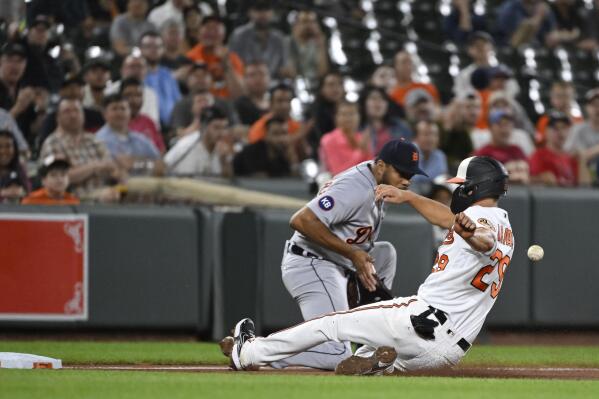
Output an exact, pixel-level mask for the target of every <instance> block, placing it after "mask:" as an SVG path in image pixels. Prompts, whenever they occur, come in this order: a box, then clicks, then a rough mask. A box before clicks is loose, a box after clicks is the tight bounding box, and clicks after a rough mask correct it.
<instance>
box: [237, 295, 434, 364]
mask: <svg viewBox="0 0 599 399" xmlns="http://www.w3.org/2000/svg"><path fill="white" fill-rule="evenodd" d="M427 306H428V305H426V304H423V305H421V306H419V303H418V299H417V298H416V297H407V298H395V299H393V300H390V301H384V302H379V303H376V304H370V305H365V306H361V307H359V308H355V309H352V310H348V311H344V312H338V313H332V314H329V315H324V316H320V317H318V318H315V319H312V320H309V321H307V322H305V323H302V324H299V325H297V326H295V327H292V328H288V329H286V330H282V331H279V332H276V333H273V334H271V335H269V336H268V337H259V338H256V339H254V340H252V341H249V342H246V344H245V345H244V346H243V348H242V350H241V356H240V359H241V363H242V365H244V366H249V365H265V364H269V363H272V362H275V361H277V360H280V359H284V358H286V357H288V356H291V355H293V354H296V353H299V352H302V351H305V350H306V349H309V348H311V347H313V346H315V345H317V344H320V343H323V342H326V341H336V342H343V341H351V342H356V343H360V344H363V345H366V346H368V347H370V348H378V347H380V346H392V347H394V348H395V349H396V350H397V351H398V352H400V351H402V352H403V358H406V359H411V358H414V357H416V356H418V355H419V354H421V353H422V352H424V351H425V349H426V341H424V340H423V339H420V338H419V337H417V336H416V335H415V334H414V332H413V329H412V326H411V323H410V322H409V320H410V318H409V316H410V315H411V314H417V313H420V312H422V311H423V310H424V309H428V307H427ZM412 308H413V309H412ZM416 338H417V339H416ZM418 340H420V341H422V342H423V343H425V344H424V345H423V344H422V343H420V342H418Z"/></svg>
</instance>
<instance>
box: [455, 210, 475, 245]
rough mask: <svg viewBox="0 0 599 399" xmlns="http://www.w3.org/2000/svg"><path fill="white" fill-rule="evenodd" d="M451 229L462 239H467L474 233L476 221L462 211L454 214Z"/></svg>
mask: <svg viewBox="0 0 599 399" xmlns="http://www.w3.org/2000/svg"><path fill="white" fill-rule="evenodd" d="M453 231H455V232H456V233H458V234H459V235H460V237H462V238H463V239H468V238H470V237H472V236H473V235H474V232H475V231H476V223H474V222H473V221H472V219H470V218H469V217H468V216H466V214H465V213H464V212H460V213H458V214H457V215H456V216H455V222H454V223H453Z"/></svg>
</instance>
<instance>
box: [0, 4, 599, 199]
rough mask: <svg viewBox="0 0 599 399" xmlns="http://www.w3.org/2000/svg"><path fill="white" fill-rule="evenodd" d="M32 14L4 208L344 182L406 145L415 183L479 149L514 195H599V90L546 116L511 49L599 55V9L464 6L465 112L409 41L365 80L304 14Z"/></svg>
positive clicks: (18, 66)
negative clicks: (532, 189)
mask: <svg viewBox="0 0 599 399" xmlns="http://www.w3.org/2000/svg"><path fill="white" fill-rule="evenodd" d="M25 3H26V4H27V9H24V10H23V16H22V19H20V20H14V21H11V20H7V21H5V23H4V24H3V25H2V26H3V29H4V30H3V34H2V36H1V38H0V40H1V41H2V43H1V44H2V47H1V55H0V201H2V202H21V201H22V202H23V203H76V202H77V201H79V199H81V200H85V201H88V200H91V201H115V200H118V198H119V194H120V191H119V188H118V187H120V186H119V184H120V183H124V182H126V180H127V179H128V178H129V177H131V176H156V177H161V176H177V177H192V178H202V177H221V178H233V177H236V176H258V177H266V178H270V177H293V176H297V177H299V176H300V175H301V168H302V161H304V160H306V159H310V158H311V159H314V160H316V161H317V162H318V164H319V165H320V172H322V173H329V174H330V175H331V176H334V175H335V174H337V173H339V172H341V171H343V170H345V169H346V168H348V167H351V166H352V165H355V164H357V163H359V162H362V161H365V160H368V159H372V158H374V157H375V156H376V155H377V153H378V151H380V149H381V148H382V146H383V145H384V144H385V143H386V142H388V141H389V140H392V139H403V140H409V141H413V142H414V143H415V144H416V145H417V146H418V148H419V149H420V151H421V154H420V162H421V168H422V169H424V170H425V171H426V172H427V174H428V177H418V178H417V179H414V185H415V186H418V185H422V187H430V185H431V183H432V182H434V181H436V179H438V178H439V176H444V175H447V174H449V173H452V172H454V171H455V169H456V167H457V165H458V164H459V162H460V160H462V159H463V158H465V157H467V156H470V155H473V154H474V155H487V156H491V157H494V158H496V159H498V160H500V161H501V162H503V163H504V164H505V165H506V168H507V169H508V171H509V172H510V179H511V181H512V183H515V184H524V185H528V184H538V185H546V186H562V187H576V186H585V185H589V186H590V185H593V184H596V183H597V169H598V165H599V162H598V160H599V88H592V87H589V88H588V91H587V92H586V95H585V96H584V99H580V100H581V101H580V103H579V102H577V99H576V96H575V88H574V85H573V83H572V82H570V81H562V80H560V81H554V82H553V83H552V84H551V88H550V98H549V103H548V104H546V106H547V112H546V113H545V114H544V115H542V116H541V117H540V118H538V120H537V118H534V117H532V118H531V115H528V114H527V113H526V111H525V110H524V108H523V107H522V106H521V105H520V104H519V103H518V101H517V99H516V98H517V95H518V93H519V91H520V87H519V85H518V82H517V80H516V79H515V77H514V74H513V72H512V69H511V68H510V65H503V64H498V63H497V62H496V59H495V56H494V54H495V51H497V48H498V47H510V46H511V47H518V46H522V45H523V44H526V45H535V46H540V47H544V48H553V47H556V46H562V45H569V46H575V47H576V48H578V49H579V50H581V51H597V50H598V49H599V29H598V27H597V26H598V24H597V21H599V16H598V14H597V13H598V12H599V0H595V1H594V7H592V8H590V7H582V6H581V5H580V4H579V2H577V1H574V0H555V1H552V2H546V1H543V0H507V1H504V2H502V4H501V5H500V6H499V7H498V8H497V9H496V13H495V15H496V20H495V23H494V24H493V26H489V20H488V18H481V17H480V15H479V14H478V13H477V12H476V11H475V3H476V2H474V1H470V0H453V1H452V2H451V12H450V13H448V15H447V16H446V17H445V23H444V26H443V28H444V29H445V31H446V33H447V36H448V38H449V39H451V40H453V42H454V43H455V44H457V45H458V46H460V47H461V48H462V49H464V52H465V54H467V56H468V59H469V60H470V61H468V62H464V63H462V64H461V65H460V70H459V72H458V73H456V74H455V76H454V82H453V83H454V85H453V97H452V98H450V99H448V100H447V99H443V98H442V96H441V95H440V88H439V87H436V86H435V82H434V81H430V80H426V79H424V80H423V79H420V74H419V73H417V71H416V69H417V65H418V54H417V53H416V52H415V51H414V49H413V48H411V47H410V46H405V48H403V49H400V50H399V51H398V52H397V53H396V54H395V55H394V57H393V58H392V59H389V60H385V61H386V63H384V64H382V65H380V66H379V67H378V68H376V69H375V70H373V71H371V75H370V77H369V78H368V79H365V80H364V81H362V82H357V83H358V84H357V86H356V84H355V83H356V82H355V81H354V80H352V83H353V85H348V80H349V79H348V76H346V75H345V74H344V73H343V72H342V71H341V70H340V69H339V68H337V66H338V65H336V64H335V63H334V62H333V60H332V58H331V51H332V50H331V49H332V46H333V45H332V43H331V41H332V39H331V38H330V37H329V36H328V35H327V32H328V31H327V29H326V27H325V25H324V24H323V21H322V17H321V15H320V14H319V13H317V12H315V11H314V10H311V9H310V8H305V7H303V6H302V7H300V8H299V9H298V10H292V11H289V10H288V9H287V8H284V9H285V12H282V10H283V8H281V7H279V6H278V5H277V2H276V1H269V0H255V1H251V2H247V4H246V5H245V6H243V5H242V4H241V3H239V4H240V5H239V6H238V7H237V9H236V10H234V12H232V11H231V10H227V11H226V10H225V9H224V8H223V7H221V6H219V4H220V3H221V2H211V1H199V0H166V1H165V0H97V1H92V0H85V1H83V0H82V1H78V2H73V1H64V2H63V3H64V4H63V6H62V7H54V8H52V7H48V4H49V3H52V4H54V3H55V2H44V1H39V0H32V1H30V2H25ZM71 3H73V4H74V3H77V4H76V6H73V4H71ZM304 3H305V2H301V4H302V5H303V4H304ZM586 3H588V4H590V2H588V1H587V2H586ZM588 4H587V5H588ZM221 5H222V4H221ZM287 6H288V5H287ZM279 20H283V21H288V23H289V26H288V28H289V29H288V31H285V30H284V29H283V30H281V29H279V25H281V24H278V23H276V22H277V21H279ZM348 61H349V62H352V60H351V59H349V60H348ZM512 67H513V66H512ZM298 90H301V91H303V92H304V93H302V95H300V93H298ZM306 93H307V96H306V95H305V94H306ZM427 185H428V186H427ZM32 190H33V191H32ZM67 191H68V192H67Z"/></svg>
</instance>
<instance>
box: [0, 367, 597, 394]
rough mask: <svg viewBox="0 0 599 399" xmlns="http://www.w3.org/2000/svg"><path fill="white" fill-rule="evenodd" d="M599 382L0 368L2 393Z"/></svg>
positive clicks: (560, 388) (521, 388)
mask: <svg viewBox="0 0 599 399" xmlns="http://www.w3.org/2000/svg"><path fill="white" fill-rule="evenodd" d="M598 395H599V381H557V380H551V381H548V380H501V379H467V378H414V377H412V378H406V377H404V378H402V377H397V378H393V377H388V378H364V377H332V376H301V375H300V376H297V375H295V376H290V375H265V374H261V375H260V373H255V374H243V373H236V374H234V373H229V374H201V373H166V372H162V373H156V372H152V373H150V372H99V371H67V370H63V371H52V370H34V371H20V370H1V371H0V398H10V399H21V398H23V399H25V398H27V399H36V398H44V399H53V398H57V399H58V398H60V399H79V398H86V399H88V398H89V399H94V398H98V399H100V398H101V399H105V398H122V399H128V398H136V399H137V398H143V399H154V398H156V399H158V398H168V399H178V398H182V399H183V398H214V399H219V398H234V399H239V398H259V399H271V398H272V399H295V398H298V399H300V398H301V399H303V398H310V399H317V398H327V399H337V398H342V399H349V398H360V399H369V398H394V399H397V398H417V399H427V398H434V399H439V398H456V399H457V398H460V399H462V398H476V399H483V398H492V399H497V398H510V399H517V398H543V399H552V398H556V399H557V398H560V399H561V398H568V399H574V398H593V397H595V398H596V397H598Z"/></svg>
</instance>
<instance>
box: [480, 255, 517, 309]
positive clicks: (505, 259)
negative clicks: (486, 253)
mask: <svg viewBox="0 0 599 399" xmlns="http://www.w3.org/2000/svg"><path fill="white" fill-rule="evenodd" d="M491 260H492V261H493V264H491V265H487V266H485V267H483V268H482V269H480V270H479V272H478V273H477V274H476V276H474V278H473V279H472V281H471V282H470V284H472V286H473V287H474V288H477V289H479V290H481V291H482V292H485V291H486V290H487V288H489V284H487V283H485V282H484V281H483V277H484V276H486V275H487V274H490V273H492V272H493V271H494V270H495V266H497V272H498V274H499V283H495V282H493V284H491V292H490V294H491V298H493V299H495V298H497V295H499V291H500V290H501V285H502V283H503V278H504V277H505V271H506V269H507V267H508V266H509V264H510V261H511V259H510V257H509V256H507V255H506V256H503V252H501V250H499V249H498V250H496V251H495V253H494V254H493V255H491Z"/></svg>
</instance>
